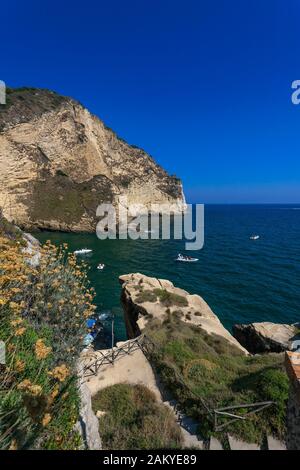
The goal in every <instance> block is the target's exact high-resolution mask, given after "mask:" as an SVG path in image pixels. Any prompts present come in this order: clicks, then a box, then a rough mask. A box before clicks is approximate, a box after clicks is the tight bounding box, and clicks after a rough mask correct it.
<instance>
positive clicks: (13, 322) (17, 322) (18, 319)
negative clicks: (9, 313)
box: [10, 318, 23, 326]
mask: <svg viewBox="0 0 300 470" xmlns="http://www.w3.org/2000/svg"><path fill="white" fill-rule="evenodd" d="M21 323H23V319H22V318H17V319H16V320H12V321H11V322H10V324H11V326H18V325H20V324H21Z"/></svg>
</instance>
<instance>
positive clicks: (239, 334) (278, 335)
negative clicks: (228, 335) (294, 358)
mask: <svg viewBox="0 0 300 470" xmlns="http://www.w3.org/2000/svg"><path fill="white" fill-rule="evenodd" d="M233 336H234V337H235V338H236V339H237V340H238V341H239V343H241V344H242V345H243V346H244V347H245V348H246V349H247V350H248V351H249V352H251V353H253V354H258V353H265V352H276V353H279V352H282V351H286V350H288V349H292V348H293V343H294V342H295V341H296V340H297V339H298V340H300V335H297V334H296V326H295V325H285V324H279V323H271V322H261V323H249V324H245V325H242V324H241V325H239V324H237V325H234V326H233Z"/></svg>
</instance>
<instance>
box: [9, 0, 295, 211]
mask: <svg viewBox="0 0 300 470" xmlns="http://www.w3.org/2000/svg"><path fill="white" fill-rule="evenodd" d="M299 13H300V6H299V2H298V0H289V1H286V0H243V1H241V0H215V1H212V0H184V1H178V0H172V1H169V0H149V1H148V0H109V1H107V0H106V1H102V0H98V1H92V0H86V1H85V2H76V1H72V2H71V1H69V0H67V1H60V2H58V1H57V0H52V1H49V0H45V1H43V2H40V1H39V2H38V1H33V0H28V1H26V2H24V1H20V0H19V1H14V0H11V1H10V2H6V3H2V5H1V28H0V39H1V62H0V79H2V80H4V81H5V82H6V83H7V84H9V85H10V86H23V85H27V86H37V87H43V88H51V89H54V90H56V91H58V92H60V93H63V94H66V95H69V96H73V97H74V98H77V99H78V100H79V101H81V102H82V103H83V104H84V105H86V106H87V107H88V108H89V109H90V110H91V111H92V112H94V113H95V114H97V115H98V116H99V117H101V118H102V119H103V120H104V121H105V123H106V124H107V125H109V126H110V127H112V128H113V129H114V130H115V131H116V132H117V133H118V134H119V135H120V136H121V137H123V138H125V139H126V140H127V141H128V142H129V143H133V144H136V145H139V146H141V147H142V148H144V149H145V150H146V151H148V152H149V153H150V154H151V155H153V156H154V158H155V159H156V160H157V161H158V162H159V163H160V164H161V165H162V166H164V167H165V168H166V169H167V170H168V171H169V172H170V173H175V174H177V175H178V176H180V177H181V178H182V180H183V183H184V188H185V191H186V194H187V197H188V200H189V201H191V202H205V203H209V202H211V203H214V202H217V203H218V202H223V203H228V202H237V203H243V202H247V203H251V202H285V203H286V202H291V203H295V202H300V158H299V156H300V132H299V122H300V105H299V106H295V105H293V104H292V102H291V92H292V90H291V82H292V81H293V80H296V79H300V59H299V51H298V47H297V46H298V44H299V18H300V16H299Z"/></svg>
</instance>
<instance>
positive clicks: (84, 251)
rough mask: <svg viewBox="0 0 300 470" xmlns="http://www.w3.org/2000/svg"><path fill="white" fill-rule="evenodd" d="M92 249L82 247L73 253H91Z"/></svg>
mask: <svg viewBox="0 0 300 470" xmlns="http://www.w3.org/2000/svg"><path fill="white" fill-rule="evenodd" d="M92 251H93V250H90V249H88V248H82V249H81V250H75V251H74V255H87V254H88V253H92Z"/></svg>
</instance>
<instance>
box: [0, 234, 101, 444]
mask: <svg viewBox="0 0 300 470" xmlns="http://www.w3.org/2000/svg"><path fill="white" fill-rule="evenodd" d="M66 248H67V247H59V248H56V247H54V246H53V245H51V244H50V243H47V244H46V245H45V246H44V247H41V248H40V254H41V257H40V264H39V266H38V267H33V266H31V265H30V264H29V263H28V259H26V255H24V254H23V252H22V249H21V245H20V243H19V241H18V240H15V241H13V240H12V238H7V237H3V236H2V237H0V292H1V297H0V340H2V341H4V343H5V347H6V363H5V365H2V366H0V367H1V369H0V449H28V448H34V449H35V448H42V449H76V448H78V446H79V444H80V436H79V434H78V433H77V431H75V430H74V425H75V423H76V421H77V420H78V407H79V396H78V390H77V373H76V361H77V358H78V355H79V352H80V350H81V348H82V346H81V345H82V338H83V335H84V334H85V318H86V317H88V316H90V315H91V313H92V312H93V311H94V306H93V305H92V303H91V302H92V300H93V292H91V291H90V290H89V289H88V286H87V280H86V274H85V272H84V268H83V267H82V266H79V265H77V262H76V259H75V258H74V256H73V255H68V254H67V252H66Z"/></svg>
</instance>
